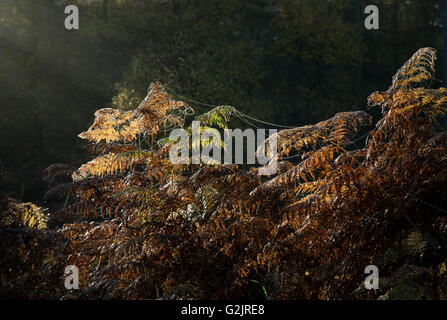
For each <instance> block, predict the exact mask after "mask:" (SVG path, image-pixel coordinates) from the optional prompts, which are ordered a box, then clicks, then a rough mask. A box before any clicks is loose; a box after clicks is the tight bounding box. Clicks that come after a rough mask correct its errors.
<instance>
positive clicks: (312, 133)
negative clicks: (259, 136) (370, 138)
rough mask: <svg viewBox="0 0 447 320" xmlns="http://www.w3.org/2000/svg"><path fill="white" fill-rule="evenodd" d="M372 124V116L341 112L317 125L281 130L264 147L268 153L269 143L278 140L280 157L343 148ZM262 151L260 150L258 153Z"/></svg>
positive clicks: (268, 139) (362, 112)
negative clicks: (329, 147)
mask: <svg viewBox="0 0 447 320" xmlns="http://www.w3.org/2000/svg"><path fill="white" fill-rule="evenodd" d="M371 123H372V118H371V116H370V115H369V114H368V113H366V112H364V111H352V112H340V113H337V114H336V115H335V116H333V117H332V118H330V119H328V120H325V121H322V122H319V123H317V124H315V125H307V126H304V127H299V128H294V129H287V130H281V131H279V132H277V133H275V134H274V135H272V136H270V137H269V138H267V139H266V140H265V142H264V145H265V146H267V147H266V149H267V150H266V152H267V151H268V145H269V144H268V143H269V141H270V140H271V139H275V138H276V139H277V148H278V154H279V155H288V154H289V153H290V152H291V151H292V150H295V151H301V150H302V149H304V148H310V149H316V148H317V147H319V146H320V145H324V144H335V145H339V146H341V144H344V143H347V142H349V137H351V136H352V135H354V134H355V133H357V132H358V131H359V129H360V128H361V127H363V126H369V125H371ZM261 147H263V146H262V145H261V146H260V148H261ZM260 150H261V149H259V148H258V151H260Z"/></svg>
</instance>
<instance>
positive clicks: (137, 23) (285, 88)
mask: <svg viewBox="0 0 447 320" xmlns="http://www.w3.org/2000/svg"><path fill="white" fill-rule="evenodd" d="M441 2H442V1H441V0H437V1H436V0H381V1H367V2H366V1H360V0H337V1H329V0H225V1H210V0H96V1H94V0H78V1H75V0H72V1H62V0H0V171H2V173H1V174H0V194H3V195H9V196H12V197H15V198H17V199H19V200H26V201H29V200H33V201H38V199H40V198H41V197H42V194H43V193H44V190H45V185H44V183H43V182H42V180H41V172H42V170H43V169H44V168H45V167H47V166H48V165H49V164H51V163H55V162H61V163H71V164H74V165H78V164H81V163H83V162H86V160H88V153H87V152H86V151H85V150H84V149H83V147H82V145H81V143H80V139H78V138H77V134H78V133H79V132H81V131H84V130H86V129H87V128H88V126H89V125H90V123H91V122H92V120H93V113H94V111H95V110H97V109H98V108H101V107H114V108H124V109H130V108H134V107H136V106H138V104H139V102H140V101H141V99H142V98H143V97H144V96H145V94H146V90H147V87H148V85H149V83H151V82H152V81H155V80H159V81H161V82H162V83H163V84H164V85H165V86H166V87H167V89H168V90H170V91H171V92H177V93H180V94H181V95H183V96H186V97H189V98H191V99H194V100H198V101H202V102H206V103H209V104H217V105H224V104H225V105H233V106H235V107H237V108H238V110H240V111H242V112H244V113H246V114H249V115H251V116H253V117H256V118H260V119H263V120H265V121H269V122H274V123H279V124H282V125H304V124H309V123H315V122H318V121H321V120H324V119H326V118H329V117H331V116H332V115H333V114H334V113H336V112H339V111H347V110H360V109H367V106H366V97H367V96H368V95H369V94H370V93H371V92H373V91H376V90H385V89H387V85H388V84H389V83H390V78H391V76H392V75H393V74H394V73H395V71H396V70H397V69H398V68H399V67H400V66H401V65H402V63H403V62H405V61H406V60H407V59H408V58H410V57H411V55H412V54H413V53H414V52H415V51H416V50H417V49H419V48H421V47H434V48H436V49H437V50H438V52H439V56H443V55H447V53H446V52H444V50H443V24H442V10H441V9H442V3H441ZM68 4H76V5H78V7H79V11H80V29H79V30H70V31H69V30H66V29H65V28H64V20H65V18H66V14H64V8H65V6H66V5H68ZM369 4H374V5H377V6H378V7H379V9H380V29H379V30H366V29H365V28H364V26H363V21H364V19H365V17H366V15H365V14H363V10H364V8H365V7H366V5H369ZM440 60H441V61H438V70H441V72H440V73H439V74H438V78H439V79H443V76H442V70H443V63H442V59H440ZM191 105H193V106H194V109H196V111H197V112H198V113H201V112H203V111H206V109H205V107H204V106H201V105H195V104H193V103H192V104H191Z"/></svg>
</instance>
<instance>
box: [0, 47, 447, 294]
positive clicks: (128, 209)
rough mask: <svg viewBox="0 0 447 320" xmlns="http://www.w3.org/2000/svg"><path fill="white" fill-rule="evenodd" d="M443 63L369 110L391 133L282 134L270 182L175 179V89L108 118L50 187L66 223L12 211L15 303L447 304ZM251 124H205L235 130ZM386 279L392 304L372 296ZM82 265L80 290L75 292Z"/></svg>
mask: <svg viewBox="0 0 447 320" xmlns="http://www.w3.org/2000/svg"><path fill="white" fill-rule="evenodd" d="M435 60H436V52H435V50H434V49H432V48H423V49H420V50H419V51H418V52H416V53H415V54H414V56H413V57H412V58H411V59H410V60H409V61H407V62H406V63H405V64H404V66H403V67H402V68H401V69H400V70H399V71H398V72H397V74H396V75H395V76H394V77H393V79H392V85H391V86H390V88H389V89H388V90H387V91H385V92H376V93H373V94H372V95H371V96H370V97H369V98H368V104H369V106H371V107H375V108H381V112H382V117H381V119H380V120H378V122H377V123H375V126H374V127H373V129H371V130H370V131H369V132H367V134H366V135H363V132H365V131H364V130H366V129H368V128H371V126H372V125H373V123H372V117H371V116H370V115H369V114H368V113H367V112H365V111H356V112H343V113H338V114H336V115H335V116H334V117H333V118H331V119H329V120H326V121H323V122H320V123H317V124H314V125H308V126H304V127H298V128H294V129H287V130H282V131H279V132H278V133H277V139H278V140H277V141H278V154H279V156H280V159H281V161H280V162H279V164H278V167H279V170H278V172H277V174H275V175H274V176H268V177H260V176H259V175H258V174H257V173H258V170H259V168H257V167H252V168H242V167H238V166H237V165H228V164H227V165H207V164H200V165H194V164H173V163H171V162H170V161H169V158H168V155H169V150H170V148H171V146H172V141H169V140H167V139H166V136H167V135H166V132H169V130H171V129H173V128H176V127H188V121H189V120H188V119H189V118H191V115H192V113H193V109H192V108H191V107H190V106H189V105H188V104H186V103H184V102H181V101H176V100H174V99H173V98H172V97H170V96H169V94H168V93H167V91H166V90H165V89H164V88H163V86H162V84H160V83H153V84H151V86H150V88H149V89H150V90H149V92H148V95H147V97H146V98H145V99H144V100H143V101H142V103H141V104H140V106H139V107H138V108H136V109H135V110H131V111H122V110H116V109H110V108H107V109H101V110H98V111H97V112H96V113H95V121H94V123H93V125H92V126H91V127H90V128H89V129H88V130H87V131H86V132H83V133H81V134H80V135H79V137H80V138H82V139H83V140H85V141H86V142H87V144H88V147H89V148H90V150H91V151H92V152H93V153H94V154H95V158H94V159H93V160H92V161H90V162H88V163H86V164H84V165H83V166H81V167H80V168H78V169H76V168H74V167H71V166H69V165H63V164H54V165H52V166H50V167H49V168H47V169H46V170H45V172H44V173H43V178H44V179H45V180H46V181H47V182H48V184H49V189H48V192H47V195H46V196H47V197H48V198H49V199H51V198H52V197H55V196H57V195H60V196H61V197H62V199H63V200H64V202H65V204H64V206H63V207H62V208H61V209H60V210H58V211H54V212H51V213H48V212H47V211H46V210H44V209H42V208H38V207H37V206H35V205H33V204H20V203H17V202H15V201H14V200H13V199H2V200H1V203H0V212H1V216H0V246H1V248H0V255H1V267H0V281H1V282H0V283H1V286H0V297H1V298H3V299H13V298H16V299H61V298H62V299H247V298H248V299H340V298H341V299H444V298H446V294H447V281H446V280H447V279H446V278H447V270H446V262H447V241H446V236H447V234H446V231H447V227H446V224H445V223H446V219H447V218H446V212H447V208H446V206H445V203H446V200H447V199H446V198H447V192H446V191H447V188H446V187H447V176H446V174H447V153H446V151H447V134H446V133H445V130H444V129H443V127H442V126H441V125H440V119H442V117H443V115H444V112H445V111H446V110H447V89H446V88H439V89H431V88H430V85H431V84H432V83H434V82H435V81H436V79H435V78H434V73H435V70H434V64H435ZM237 115H238V111H237V110H236V109H235V108H232V107H219V108H216V109H214V110H211V111H210V112H208V113H206V114H204V115H201V116H199V117H198V118H199V119H200V120H201V123H202V125H207V126H209V127H216V128H219V129H222V128H225V127H227V126H228V124H229V121H230V120H231V117H232V116H237ZM362 128H363V129H362ZM362 130H363V131H362ZM67 178H69V179H67ZM371 264H373V265H377V266H378V267H379V270H380V287H379V289H378V290H366V289H365V288H364V286H363V281H364V279H365V277H366V276H367V275H366V274H365V273H364V270H365V267H366V266H368V265H371ZM67 265H76V266H77V267H78V268H79V271H80V288H79V290H67V289H65V288H64V278H63V275H64V269H65V267H66V266H67Z"/></svg>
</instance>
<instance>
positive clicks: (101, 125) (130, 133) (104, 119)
mask: <svg viewBox="0 0 447 320" xmlns="http://www.w3.org/2000/svg"><path fill="white" fill-rule="evenodd" d="M140 133H142V130H141V126H140V119H138V118H137V117H134V115H133V112H132V111H127V112H123V111H121V110H117V109H112V108H104V109H100V110H98V111H96V112H95V121H94V122H93V124H92V125H91V126H90V128H89V129H88V130H87V131H85V132H82V133H81V134H79V137H80V138H81V139H84V140H88V141H90V142H95V143H99V142H101V141H105V142H106V143H110V142H116V141H123V142H129V141H133V140H135V138H136V137H137V135H138V134H140Z"/></svg>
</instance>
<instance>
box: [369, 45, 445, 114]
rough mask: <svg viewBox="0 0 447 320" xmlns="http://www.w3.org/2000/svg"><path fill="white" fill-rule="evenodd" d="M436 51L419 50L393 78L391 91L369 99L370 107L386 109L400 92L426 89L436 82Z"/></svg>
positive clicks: (377, 93) (428, 49) (429, 49)
mask: <svg viewBox="0 0 447 320" xmlns="http://www.w3.org/2000/svg"><path fill="white" fill-rule="evenodd" d="M435 61H436V50H435V49H433V48H422V49H419V50H418V51H417V52H416V53H415V54H414V55H413V56H412V57H411V58H410V59H409V60H408V61H407V62H406V63H405V64H404V65H403V66H402V67H401V68H400V69H399V70H398V71H397V73H396V74H395V75H394V76H393V81H392V84H391V86H390V87H389V89H388V90H387V91H385V92H374V93H372V94H371V95H370V96H369V97H368V105H370V106H378V105H383V106H384V107H385V106H387V105H388V104H387V103H386V102H387V100H388V99H390V98H391V97H392V95H393V94H394V93H395V92H396V91H398V90H407V89H412V88H419V87H426V86H427V82H429V81H431V80H435V78H434V74H435V69H434V66H435Z"/></svg>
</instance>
